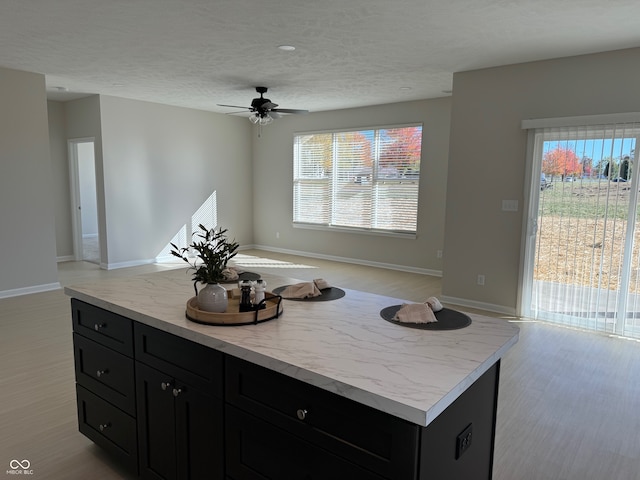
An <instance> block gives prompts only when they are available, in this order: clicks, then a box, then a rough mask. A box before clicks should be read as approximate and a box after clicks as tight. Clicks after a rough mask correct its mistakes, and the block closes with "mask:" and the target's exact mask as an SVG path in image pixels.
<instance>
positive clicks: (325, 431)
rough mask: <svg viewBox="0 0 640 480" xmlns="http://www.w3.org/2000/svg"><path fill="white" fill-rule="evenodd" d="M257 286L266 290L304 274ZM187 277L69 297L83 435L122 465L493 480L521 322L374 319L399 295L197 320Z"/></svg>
mask: <svg viewBox="0 0 640 480" xmlns="http://www.w3.org/2000/svg"><path fill="white" fill-rule="evenodd" d="M262 277H263V278H264V279H265V280H266V281H267V285H268V286H269V288H268V289H269V290H272V289H273V288H275V287H278V286H282V285H288V284H292V283H296V282H298V281H299V280H296V279H291V278H285V277H278V276H273V275H263V276H262ZM189 278H190V277H189V276H188V275H186V274H185V270H184V269H177V270H169V271H166V272H159V273H153V274H147V275H140V276H135V277H129V278H123V279H117V280H110V281H106V282H101V283H98V284H95V285H81V286H72V287H67V288H66V289H65V291H66V293H67V294H68V295H69V296H71V297H72V310H73V316H74V332H75V333H74V348H75V357H76V379H77V390H78V415H79V424H80V430H81V431H82V432H83V433H84V434H85V435H87V436H88V437H89V438H91V439H92V440H94V441H95V442H96V443H98V444H100V445H102V446H103V447H105V448H107V449H109V450H110V451H112V453H114V455H115V456H116V457H118V458H120V459H121V460H122V461H124V462H125V463H127V464H128V465H129V466H130V467H131V469H132V471H134V472H137V473H138V474H139V475H140V476H142V477H143V478H201V476H200V475H203V474H204V472H206V476H207V478H227V479H236V480H239V479H250V478H256V479H264V478H274V479H280V478H363V479H364V478H393V479H427V478H429V479H440V478H483V479H484V478H490V477H491V470H492V459H493V442H494V436H495V420H496V419H495V415H496V406H497V398H498V395H497V393H498V381H499V366H500V359H501V358H502V356H503V355H504V354H505V352H506V351H507V350H508V349H509V348H510V347H511V346H513V345H514V344H515V343H516V342H517V339H518V328H517V327H516V326H514V325H512V324H510V323H508V322H507V321H505V320H501V319H495V318H490V317H485V316H480V315H474V314H469V316H470V317H471V319H472V323H471V325H469V326H468V327H465V328H463V329H459V330H448V331H426V330H418V329H413V328H407V327H404V326H399V325H395V324H393V323H390V322H387V321H385V320H384V319H382V318H381V316H380V311H381V310H382V309H384V308H386V307H389V306H391V305H397V304H401V303H403V302H402V300H401V299H396V298H390V297H385V296H380V295H374V294H369V293H365V292H359V291H355V290H350V289H346V288H344V290H345V292H346V295H345V296H344V297H343V298H340V299H337V300H332V301H326V302H301V301H291V300H283V308H284V312H283V314H282V315H281V316H280V317H279V318H277V319H274V320H271V321H268V322H264V323H260V324H257V325H247V326H238V327H229V326H226V327H224V326H211V325H202V324H199V323H194V322H192V321H190V320H188V319H187V318H186V317H185V306H186V302H187V300H188V299H189V298H190V297H191V296H193V286H192V284H191V283H190V280H189ZM329 280H330V279H329ZM109 362H112V363H110V367H107V366H105V365H106V363H109ZM103 364H104V365H103ZM127 372H130V373H129V374H128V373H127ZM114 392H115V393H114ZM113 418H116V419H117V420H113ZM118 428H120V430H118ZM160 438H161V439H162V441H160V440H159V439H160Z"/></svg>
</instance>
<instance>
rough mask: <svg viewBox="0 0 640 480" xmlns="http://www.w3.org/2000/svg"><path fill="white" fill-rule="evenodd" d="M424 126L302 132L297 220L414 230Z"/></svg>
mask: <svg viewBox="0 0 640 480" xmlns="http://www.w3.org/2000/svg"><path fill="white" fill-rule="evenodd" d="M421 146H422V126H421V125H411V126H403V127H391V128H379V129H368V130H356V131H339V132H338V131H337V132H322V133H312V134H298V135H296V136H295V137H294V178H293V185H294V187H293V188H294V191H293V206H294V208H293V221H294V223H301V224H314V225H321V226H334V227H348V228H355V229H363V230H380V231H389V232H400V233H415V231H416V226H417V214H418V194H419V180H420V162H421Z"/></svg>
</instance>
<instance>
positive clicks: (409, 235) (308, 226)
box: [292, 223, 418, 240]
mask: <svg viewBox="0 0 640 480" xmlns="http://www.w3.org/2000/svg"><path fill="white" fill-rule="evenodd" d="M292 227H293V228H301V229H304V230H321V231H324V232H334V233H356V234H360V235H374V236H378V237H393V238H402V239H406V240H415V239H416V238H418V235H417V233H415V232H392V231H385V230H373V229H370V230H367V229H364V228H351V227H336V226H333V225H315V224H313V223H293V224H292Z"/></svg>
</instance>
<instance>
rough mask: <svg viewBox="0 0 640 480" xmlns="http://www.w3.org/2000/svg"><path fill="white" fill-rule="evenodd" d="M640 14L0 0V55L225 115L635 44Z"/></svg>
mask: <svg viewBox="0 0 640 480" xmlns="http://www.w3.org/2000/svg"><path fill="white" fill-rule="evenodd" d="M638 19H640V2H639V1H638V0H631V1H627V0H608V1H605V0H597V1H593V0H560V1H558V0H0V66H3V67H7V68H12V69H17V70H26V71H31V72H38V73H42V74H44V75H45V77H46V83H47V92H48V95H49V98H51V99H57V100H66V99H72V98H77V97H78V96H84V95H87V94H96V93H98V94H105V95H114V96H118V97H124V98H132V99H138V100H146V101H151V102H159V103H165V104H170V105H178V106H184V107H190V108H197V109H202V110H211V111H218V112H229V111H230V110H231V109H228V108H221V107H217V106H216V104H217V103H224V104H232V105H243V106H244V105H249V104H250V102H251V99H252V98H254V97H255V96H256V94H255V91H254V88H253V87H255V86H257V85H264V86H267V87H269V94H268V95H267V97H269V98H271V99H272V100H273V101H274V102H275V103H278V104H279V105H280V107H282V108H302V109H309V110H311V111H319V110H334V109H340V108H350V107H358V106H365V105H377V104H383V103H391V102H401V101H407V100H416V99H424V98H434V97H440V96H445V95H447V94H448V93H443V92H446V91H449V90H451V88H452V76H453V73H454V72H458V71H464V70H471V69H477V68H483V67H490V66H498V65H506V64H511V63H520V62H526V61H532V60H541V59H547V58H556V57H563V56H569V55H577V54H585V53H593V52H602V51H607V50H616V49H621V48H628V47H637V46H640V30H639V29H638ZM283 44H285V45H294V46H295V47H296V50H295V51H293V52H284V51H281V50H279V49H278V48H277V47H278V45H283ZM57 87H64V88H66V89H68V90H69V91H68V92H62V91H58V88H57Z"/></svg>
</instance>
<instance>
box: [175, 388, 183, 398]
mask: <svg viewBox="0 0 640 480" xmlns="http://www.w3.org/2000/svg"><path fill="white" fill-rule="evenodd" d="M181 393H182V389H181V388H174V389H173V396H174V397H177V396H178V395H180V394H181Z"/></svg>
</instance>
